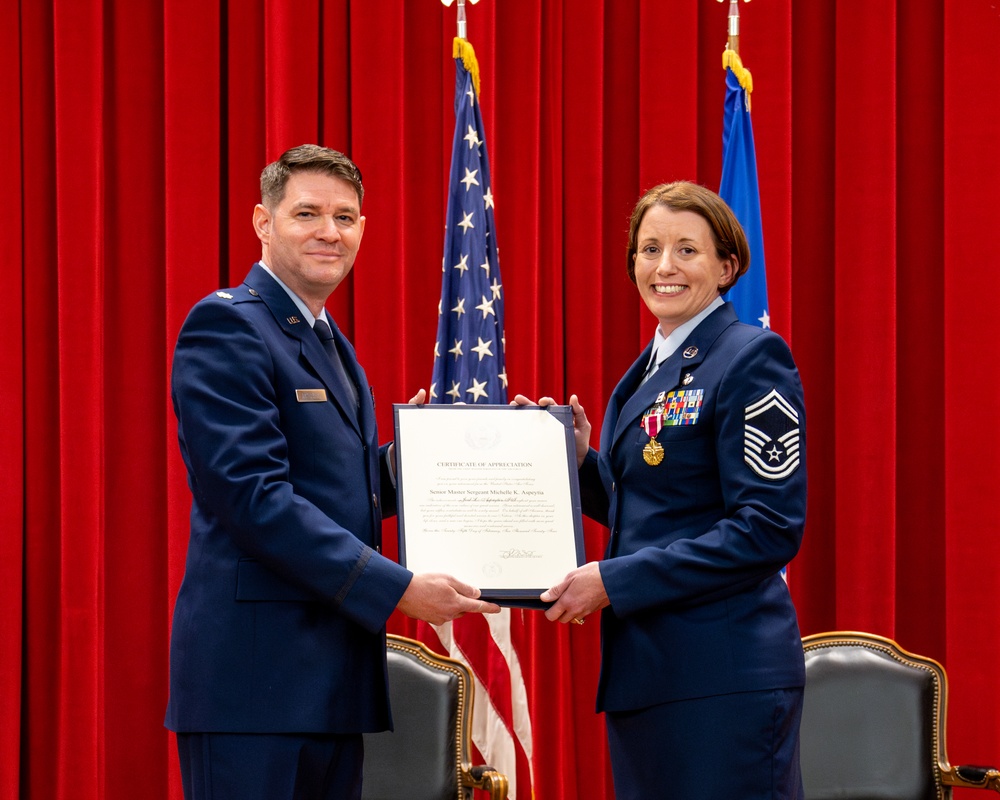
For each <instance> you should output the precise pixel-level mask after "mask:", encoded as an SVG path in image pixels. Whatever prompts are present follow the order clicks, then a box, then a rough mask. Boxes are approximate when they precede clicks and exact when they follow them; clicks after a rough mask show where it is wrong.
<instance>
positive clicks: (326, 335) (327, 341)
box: [313, 319, 358, 408]
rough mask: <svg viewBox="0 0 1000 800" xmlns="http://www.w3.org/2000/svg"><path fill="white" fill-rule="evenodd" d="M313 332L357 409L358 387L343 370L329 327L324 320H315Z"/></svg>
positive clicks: (342, 363)
mask: <svg viewBox="0 0 1000 800" xmlns="http://www.w3.org/2000/svg"><path fill="white" fill-rule="evenodd" d="M313 330H314V331H315V332H316V335H317V336H318V337H319V340H320V342H321V343H322V345H323V349H324V350H326V354H327V355H328V356H329V357H330V362H331V363H332V364H333V371H334V372H336V373H337V377H338V378H340V380H341V382H342V383H343V384H344V388H345V389H347V391H348V393H349V394H350V396H351V398H352V399H353V400H354V407H355V408H357V407H358V387H357V386H355V385H354V381H352V380H351V378H350V376H348V374H347V370H346V369H344V362H343V360H342V359H341V358H340V353H339V351H338V350H337V342H336V341H335V340H334V338H333V331H332V330H330V326H329V325H328V324H327V323H326V320H325V319H317V320H316V323H315V324H314V325H313Z"/></svg>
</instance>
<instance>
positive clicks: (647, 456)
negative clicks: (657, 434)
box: [642, 438, 663, 467]
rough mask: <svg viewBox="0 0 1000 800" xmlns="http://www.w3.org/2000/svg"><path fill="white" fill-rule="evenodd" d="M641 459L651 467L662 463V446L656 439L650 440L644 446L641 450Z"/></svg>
mask: <svg viewBox="0 0 1000 800" xmlns="http://www.w3.org/2000/svg"><path fill="white" fill-rule="evenodd" d="M642 458H643V460H644V461H645V462H646V463H647V464H649V466H651V467H655V466H657V465H658V464H659V463H660V462H661V461H663V445H661V444H660V443H659V442H658V441H656V439H652V438H650V440H649V441H648V442H646V446H645V447H643V448H642Z"/></svg>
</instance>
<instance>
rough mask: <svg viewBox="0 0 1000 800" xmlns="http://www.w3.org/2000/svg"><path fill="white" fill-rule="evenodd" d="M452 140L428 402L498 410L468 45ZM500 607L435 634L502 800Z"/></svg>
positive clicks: (508, 619)
mask: <svg viewBox="0 0 1000 800" xmlns="http://www.w3.org/2000/svg"><path fill="white" fill-rule="evenodd" d="M454 56H455V69H456V74H455V136H454V140H453V143H452V160H451V177H450V180H449V183H448V212H447V218H446V224H445V238H444V261H443V263H442V276H441V302H440V305H439V307H438V334H437V341H436V342H435V345H434V375H433V382H432V383H431V388H430V402H432V403H468V404H473V403H478V404H485V405H502V404H505V403H506V402H507V371H506V368H505V366H504V333H503V283H502V281H501V278H500V260H499V257H498V248H497V238H496V229H495V225H494V219H493V209H494V201H493V191H492V184H491V183H490V167H489V161H488V158H487V152H486V137H485V129H484V127H483V119H482V115H481V113H480V109H479V86H478V83H479V79H478V78H479V65H478V64H477V62H476V55H475V52H474V51H473V49H472V46H471V45H470V44H469V42H468V41H466V40H465V39H462V38H456V39H455V44H454ZM520 624H522V623H521V621H520V617H519V616H518V617H512V615H511V611H510V609H509V608H505V609H503V610H502V611H501V612H500V613H499V614H495V615H489V617H488V618H486V617H484V616H482V615H478V614H473V615H470V616H467V617H463V618H462V619H458V620H455V621H454V622H452V623H447V624H445V625H441V626H435V631H436V633H437V636H438V638H439V639H440V640H441V643H442V645H443V646H444V647H445V649H447V650H448V652H449V654H450V655H451V656H452V657H453V658H458V659H460V660H462V661H464V662H465V663H466V664H468V665H469V667H470V668H471V670H472V673H473V675H474V676H475V681H476V700H475V704H474V706H473V721H472V724H473V732H472V740H473V744H474V745H475V746H476V749H477V750H478V751H479V753H480V754H481V756H482V758H483V760H484V761H485V762H486V763H487V764H489V765H490V766H492V767H494V768H495V769H498V770H499V771H501V772H503V773H505V774H506V775H507V777H508V779H509V781H510V784H509V797H510V798H511V800H526V799H527V798H531V797H532V781H531V751H532V743H531V719H530V717H529V714H528V697H527V690H526V687H525V684H524V677H523V674H522V672H521V663H520V659H519V658H518V655H517V651H516V649H515V647H514V644H513V640H512V637H511V627H512V626H514V625H520Z"/></svg>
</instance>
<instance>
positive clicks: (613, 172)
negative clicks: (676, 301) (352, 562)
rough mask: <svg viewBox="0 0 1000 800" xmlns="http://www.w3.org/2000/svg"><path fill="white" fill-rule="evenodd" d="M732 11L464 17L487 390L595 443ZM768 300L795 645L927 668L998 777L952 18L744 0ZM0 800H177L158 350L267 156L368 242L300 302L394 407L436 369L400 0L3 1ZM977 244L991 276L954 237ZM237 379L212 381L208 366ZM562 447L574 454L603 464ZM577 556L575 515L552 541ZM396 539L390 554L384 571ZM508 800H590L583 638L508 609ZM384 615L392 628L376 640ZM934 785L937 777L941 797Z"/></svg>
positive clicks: (968, 211)
mask: <svg viewBox="0 0 1000 800" xmlns="http://www.w3.org/2000/svg"><path fill="white" fill-rule="evenodd" d="M727 6H728V4H725V3H717V2H714V0H699V2H697V3H695V2H691V1H690V0H614V1H613V2H612V0H576V1H575V2H572V3H570V2H566V1H565V0H545V2H539V0H503V2H498V0H483V2H481V3H479V4H477V5H475V6H472V5H469V6H468V7H467V13H468V17H469V24H468V31H469V33H468V36H469V39H470V41H471V43H472V44H473V46H474V47H475V50H476V54H477V57H478V61H479V64H480V68H481V71H482V91H481V102H482V111H483V117H484V122H485V125H486V129H487V131H486V134H487V141H488V143H489V148H490V160H491V172H492V177H493V181H494V187H493V190H494V191H493V193H494V196H495V198H496V223H497V235H498V239H499V245H500V259H501V270H502V273H501V274H502V276H503V285H504V293H505V301H506V306H505V307H506V320H505V322H506V325H505V329H506V337H507V343H506V348H507V349H506V354H507V367H508V377H509V386H510V391H511V392H512V393H517V392H520V393H523V394H526V395H528V396H529V397H538V396H540V395H552V396H553V397H556V398H557V399H558V400H565V399H567V397H568V395H569V394H570V393H576V394H578V395H579V396H580V399H581V401H582V402H583V404H584V405H585V406H586V408H587V411H588V414H589V416H590V418H591V421H592V422H593V423H594V424H595V428H599V426H600V422H601V420H602V418H603V412H604V405H605V402H606V400H607V397H608V396H609V394H610V393H611V391H612V389H613V388H614V386H615V384H616V383H617V381H618V379H619V378H620V376H621V375H622V373H623V372H624V370H625V369H626V368H627V367H628V365H629V364H631V363H632V361H633V360H634V359H635V357H636V356H637V354H638V353H639V351H640V349H641V348H642V347H643V346H644V345H645V344H646V342H648V340H649V339H650V338H651V337H652V334H653V329H654V325H655V320H653V319H652V317H650V316H649V314H648V312H646V310H645V309H644V308H643V307H642V304H641V302H640V301H639V299H638V297H637V293H636V291H635V288H634V287H633V286H632V285H631V283H630V282H629V281H628V278H627V277H626V274H625V263H624V256H625V236H626V233H627V226H628V220H627V215H628V213H629V211H630V210H631V208H632V205H633V204H634V202H635V200H636V199H637V198H638V197H639V195H640V194H641V192H642V191H643V190H645V189H646V188H648V187H649V186H651V185H653V184H655V183H659V182H663V181H670V180H676V179H683V178H686V179H693V180H696V181H698V182H701V183H704V184H705V185H707V186H709V187H711V188H713V189H717V188H718V182H719V175H720V171H721V151H722V141H721V137H722V133H721V131H722V114H723V103H722V101H723V97H724V92H725V73H724V71H723V68H722V64H721V53H722V50H723V48H724V45H725V36H726V14H727V11H728V7H727ZM740 10H741V14H742V19H741V55H742V57H743V62H744V64H745V66H746V67H747V68H749V69H750V70H751V72H752V73H753V77H754V92H753V95H752V97H753V116H754V135H755V140H756V146H757V161H758V170H759V175H760V189H761V206H762V214H763V226H764V241H765V246H766V248H767V266H768V276H767V277H768V284H769V287H770V294H771V296H770V303H771V306H772V307H771V309H770V315H771V320H772V324H773V327H774V329H775V330H776V331H777V332H778V333H780V334H781V335H783V336H784V337H785V338H786V339H787V340H788V341H789V343H790V344H791V346H792V349H793V352H794V354H795V357H796V360H797V363H798V365H799V368H800V371H801V373H802V378H803V382H804V385H805V390H806V401H807V418H808V429H809V439H810V455H811V458H810V463H809V473H810V487H809V492H810V495H809V516H808V523H807V531H806V536H805V541H804V544H803V548H802V551H801V553H800V554H799V556H798V557H797V558H796V559H795V560H794V561H793V562H792V564H791V565H790V568H789V580H790V585H791V589H792V594H793V596H794V598H795V601H796V605H797V607H798V610H799V616H800V623H801V627H802V632H803V633H804V634H806V633H815V632H818V631H822V630H830V629H858V630H867V631H871V632H873V633H877V634H881V635H885V636H890V637H893V638H896V639H897V641H899V643H900V644H901V645H902V646H903V647H904V648H907V649H909V650H912V651H914V652H918V653H922V654H925V655H929V656H932V657H934V658H936V659H938V660H939V661H941V662H943V663H944V664H945V666H946V668H947V669H948V673H949V676H950V678H951V692H952V702H951V707H950V709H949V711H950V713H949V742H950V745H951V746H950V753H949V755H950V756H951V757H952V759H953V760H956V761H958V760H961V761H963V762H966V763H970V762H971V763H977V762H978V763H998V762H1000V729H998V726H997V724H996V722H995V721H994V720H993V719H992V716H991V715H989V714H984V713H983V712H982V710H981V709H984V708H986V709H988V708H991V707H992V706H993V705H995V704H996V702H997V701H998V700H1000V688H997V686H996V682H995V680H994V676H993V674H992V673H993V671H994V670H993V668H992V664H993V663H995V662H996V660H997V657H998V656H1000V652H998V650H1000V644H997V643H995V642H994V641H993V640H994V638H995V637H992V636H990V632H991V631H992V624H993V623H994V622H995V620H996V618H997V612H998V601H997V600H996V598H997V597H998V596H1000V586H998V583H1000V578H998V577H996V575H997V570H996V569H995V568H994V564H993V559H994V558H996V557H998V556H1000V535H998V533H1000V531H998V524H997V522H996V516H995V512H994V510H993V503H992V497H993V494H994V487H993V484H994V483H995V476H997V475H1000V425H998V424H997V423H996V421H995V417H996V411H997V409H1000V371H998V370H997V369H996V365H997V364H998V363H1000V343H998V340H997V337H996V335H995V333H994V325H993V319H994V317H995V314H996V312H995V309H994V307H993V302H992V292H991V284H990V281H989V275H990V273H989V271H988V269H989V267H990V266H991V265H992V253H991V252H990V250H989V241H990V234H991V232H992V230H993V228H994V227H995V226H994V224H993V223H994V217H995V216H996V212H997V202H996V199H995V187H996V186H997V185H998V183H1000V160H998V159H997V158H996V156H995V151H996V146H995V139H996V131H997V130H998V129H1000V110H998V108H997V105H996V102H995V95H996V88H995V86H996V84H995V77H994V72H995V64H994V63H993V61H994V59H993V58H992V53H991V51H990V49H989V46H988V44H989V43H990V42H992V41H994V40H995V39H996V38H997V34H998V33H1000V15H997V13H996V11H995V10H993V9H992V8H991V7H990V6H989V4H986V3H979V4H973V3H946V2H945V0H927V2H925V3H922V4H920V5H919V7H916V6H915V5H914V4H910V3H905V2H902V0H895V1H890V2H887V3H879V4H870V3H869V4H864V3H857V2H848V0H831V2H828V3H794V4H793V3H792V0H761V2H756V3H751V4H742V3H741V4H740ZM0 13H2V15H3V18H4V19H5V20H6V21H7V23H8V24H6V25H5V26H3V30H2V31H0V72H2V74H3V75H4V76H5V78H4V81H3V82H2V83H0V100H2V101H3V106H4V108H5V109H6V112H7V113H5V114H4V116H3V119H2V120H0V161H2V165H3V168H4V174H5V175H6V176H8V180H7V182H6V183H5V188H6V189H7V191H5V192H4V193H3V196H2V197H0V204H2V205H0V209H2V211H3V214H2V218H3V219H4V220H5V222H6V223H7V230H8V236H7V248H6V259H5V267H4V270H5V276H6V281H5V286H6V288H7V291H8V294H9V295H10V296H11V298H12V299H11V300H10V301H9V303H8V313H7V318H6V319H7V329H6V335H5V336H4V337H3V338H2V339H0V408H2V410H3V413H4V421H5V423H6V424H5V425H4V427H3V430H2V432H0V452H2V454H3V456H4V461H5V470H4V474H3V481H2V482H0V636H2V642H3V657H2V658H0V715H2V717H3V719H4V720H5V725H4V726H3V727H2V730H0V794H2V795H3V796H4V797H7V796H10V797H21V798H28V800H34V798H38V799H39V800H117V799H118V798H121V799H122V800H125V799H126V798H128V799H129V800H131V798H134V797H143V798H151V800H157V798H163V799H164V800H167V799H169V800H176V798H179V797H180V796H181V793H180V786H179V783H180V781H179V774H178V770H177V764H176V756H175V754H174V744H173V740H172V738H171V737H170V736H169V735H168V734H167V732H166V731H165V730H164V729H163V727H162V718H163V710H164V707H165V703H166V690H167V643H168V635H169V626H170V614H171V611H172V607H173V598H174V596H175V594H176V591H177V588H178V586H179V584H180V580H181V576H182V574H183V569H184V557H185V552H186V545H187V525H188V513H189V508H190V497H189V492H188V489H187V486H186V481H185V475H184V470H183V465H182V462H181V459H180V457H179V453H178V449H177V442H176V426H175V423H174V420H173V413H172V410H171V406H170V401H169V371H170V363H171V357H172V351H173V346H174V342H175V340H176V336H177V332H178V330H179V328H180V326H181V324H182V322H183V320H184V318H185V316H186V314H187V312H188V310H189V308H190V307H191V306H192V305H193V304H194V303H195V302H196V301H197V300H198V299H200V298H201V297H203V296H205V295H206V294H208V293H209V292H212V291H215V290H217V289H219V288H221V287H224V286H230V285H234V284H238V283H239V282H240V281H241V280H242V278H243V276H244V275H245V274H246V272H247V270H248V269H249V267H250V265H251V263H252V262H253V261H254V260H255V259H256V258H257V257H258V256H259V253H260V247H259V243H258V242H257V240H256V237H255V236H254V233H253V230H252V226H251V212H252V208H253V206H254V204H255V203H256V202H258V200H259V186H258V177H259V173H260V170H261V168H262V167H263V165H264V164H265V163H267V162H268V161H270V160H272V159H273V158H275V157H276V156H277V155H279V154H280V153H281V152H282V151H283V150H285V149H286V148H288V147H290V146H293V145H296V144H300V143H302V142H305V141H316V142H319V143H321V144H325V145H329V146H331V147H335V148H338V149H341V150H344V151H345V152H347V153H349V154H350V155H351V156H352V157H353V158H355V159H356V160H357V162H358V163H359V166H360V168H361V170H362V173H363V176H364V184H365V189H366V196H365V203H364V213H365V215H366V217H367V224H366V229H365V239H364V243H363V246H362V248H361V252H360V255H359V257H358V260H357V263H356V265H355V269H354V273H353V274H352V276H351V277H350V278H349V279H348V281H346V282H345V283H344V284H343V285H342V286H341V287H340V288H339V289H338V291H337V292H336V293H335V294H334V296H333V297H332V298H331V300H330V303H329V305H328V308H329V310H330V312H331V313H332V314H333V315H334V317H335V318H336V319H337V320H338V323H339V324H340V325H341V327H342V328H343V329H344V330H345V332H347V333H348V334H349V335H350V336H351V337H352V340H353V341H354V344H355V346H356V348H357V350H358V353H359V357H360V359H361V362H362V364H363V365H364V366H365V369H366V371H367V374H368V378H369V381H370V382H371V383H372V385H373V387H374V390H375V395H376V401H377V403H376V413H377V416H378V422H379V425H380V431H381V438H382V440H383V441H388V440H389V439H390V438H391V437H392V425H393V416H392V404H393V403H397V402H406V400H407V399H408V398H409V397H410V396H412V395H413V394H414V393H415V392H416V391H417V389H419V388H422V387H423V388H427V387H428V386H429V383H430V377H431V367H432V361H433V347H434V339H435V331H436V321H437V320H436V316H437V304H438V299H439V297H440V276H441V255H442V245H443V232H444V215H445V187H446V182H447V177H448V175H447V173H448V165H449V163H450V149H451V133H452V126H453V110H452V102H453V97H454V74H455V73H454V64H453V61H452V45H451V42H452V38H453V37H454V35H455V33H456V27H455V9H454V7H452V8H451V9H447V8H444V7H443V6H442V5H441V4H440V3H435V2H433V1H432V0H425V1H423V2H420V3H416V2H407V1H406V0H380V2H377V3H373V2H369V1H368V0H306V2H298V3H292V2H289V0H243V1H242V2H240V3H234V2H222V1H221V0H208V1H207V2H205V1H204V0H198V2H195V1H194V0H159V2H154V3H147V4H142V3H139V4H135V3H132V4H128V3H124V2H121V0H79V1H78V2H77V1H74V2H70V0H51V1H50V2H27V0H0ZM984 251H985V252H984ZM220 368H238V365H220ZM597 435H598V430H595V433H594V441H595V442H596V441H597ZM585 529H586V548H587V555H588V558H590V559H596V558H599V557H600V556H601V554H602V552H603V549H604V545H605V543H606V541H607V531H606V529H604V528H603V527H601V526H600V525H598V524H596V523H593V522H591V521H589V520H588V521H586V523H585ZM395 536H396V524H395V521H394V520H390V521H388V522H387V524H386V526H385V530H384V537H385V545H386V546H385V551H386V553H387V554H388V555H390V556H395V554H396V542H395ZM512 622H513V624H512V637H513V638H514V640H515V643H516V645H517V647H518V650H519V653H520V654H521V666H522V669H523V671H524V676H525V681H526V684H527V691H528V701H529V705H530V707H531V710H532V717H533V726H534V729H533V739H534V765H533V767H534V783H535V786H534V788H535V800H575V798H577V797H582V796H585V795H586V796H596V797H599V796H608V797H610V796H612V794H613V793H612V790H611V775H610V767H609V764H608V760H607V751H606V745H605V742H604V722H603V719H602V718H601V717H599V716H598V715H596V714H595V713H594V711H593V708H594V694H595V690H596V683H597V672H598V660H599V659H598V636H599V630H598V626H597V625H596V624H595V625H586V626H583V627H582V628H581V627H579V626H553V625H550V624H548V623H547V622H545V620H544V619H543V618H542V616H541V615H540V614H537V613H535V612H528V611H524V612H521V611H515V612H514V614H513V615H512ZM390 629H391V630H393V631H396V632H399V633H404V634H408V635H414V633H415V632H416V630H417V628H416V626H415V624H414V623H413V622H412V621H411V620H408V619H406V618H403V617H401V616H394V617H393V618H392V620H390ZM959 794H960V795H961V793H959Z"/></svg>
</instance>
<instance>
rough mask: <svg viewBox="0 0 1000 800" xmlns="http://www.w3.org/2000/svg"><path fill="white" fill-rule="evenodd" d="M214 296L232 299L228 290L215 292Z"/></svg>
mask: <svg viewBox="0 0 1000 800" xmlns="http://www.w3.org/2000/svg"><path fill="white" fill-rule="evenodd" d="M215 296H216V297H221V298H222V299H223V300H232V299H233V296H232V295H231V294H229V292H216V293H215Z"/></svg>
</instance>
